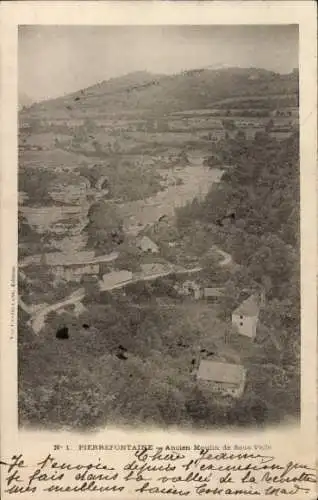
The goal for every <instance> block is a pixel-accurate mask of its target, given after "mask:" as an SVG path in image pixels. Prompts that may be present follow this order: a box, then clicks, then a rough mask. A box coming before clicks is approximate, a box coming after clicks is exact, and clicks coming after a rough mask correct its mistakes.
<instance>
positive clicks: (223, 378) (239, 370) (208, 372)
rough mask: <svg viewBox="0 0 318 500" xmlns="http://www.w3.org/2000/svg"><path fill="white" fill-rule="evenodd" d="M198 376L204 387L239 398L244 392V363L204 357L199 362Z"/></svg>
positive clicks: (200, 383)
mask: <svg viewBox="0 0 318 500" xmlns="http://www.w3.org/2000/svg"><path fill="white" fill-rule="evenodd" d="M196 378H197V382H198V384H199V385H200V386H201V387H202V388H204V389H208V390H210V391H211V392H213V393H217V394H222V395H224V396H232V397H233V398H239V397H240V396H242V394H243V392H244V387H245V382H246V370H245V368H244V367H243V366H242V365H236V364H230V363H225V362H219V361H212V360H207V359H204V360H202V361H201V362H200V364H199V368H198V371H197V376H196Z"/></svg>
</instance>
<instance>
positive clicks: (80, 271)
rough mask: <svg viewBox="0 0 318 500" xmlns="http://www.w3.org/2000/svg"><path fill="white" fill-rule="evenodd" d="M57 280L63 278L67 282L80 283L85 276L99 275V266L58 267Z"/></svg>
mask: <svg viewBox="0 0 318 500" xmlns="http://www.w3.org/2000/svg"><path fill="white" fill-rule="evenodd" d="M54 271H55V276H56V278H57V279H58V278H62V279H64V280H66V281H77V282H80V280H81V278H82V276H83V275H84V274H92V275H97V274H98V273H99V264H74V265H72V266H67V267H65V266H56V267H55V269H54Z"/></svg>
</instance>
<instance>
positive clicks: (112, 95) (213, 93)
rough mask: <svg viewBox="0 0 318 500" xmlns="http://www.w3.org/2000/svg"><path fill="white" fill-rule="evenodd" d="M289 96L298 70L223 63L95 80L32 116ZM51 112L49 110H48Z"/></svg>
mask: <svg viewBox="0 0 318 500" xmlns="http://www.w3.org/2000/svg"><path fill="white" fill-rule="evenodd" d="M255 95H256V96H260V97H262V96H263V97H265V96H266V98H267V99H268V98H269V96H271V95H272V96H273V97H276V96H281V97H285V96H286V95H287V96H290V99H291V102H292V105H296V104H295V102H297V95H298V75H297V73H292V74H289V75H280V74H277V73H273V72H270V71H266V70H262V69H238V68H226V69H219V70H206V69H202V70H192V71H186V72H183V73H180V74H177V75H172V76H165V75H152V74H150V73H147V72H136V73H132V74H128V75H126V76H123V77H118V78H112V79H110V80H107V81H104V82H100V83H98V84H96V85H94V86H92V87H88V88H87V89H82V90H80V91H78V92H75V93H72V94H69V95H67V96H63V97H60V98H58V99H54V100H50V101H45V102H42V103H37V104H35V105H33V106H32V114H33V115H42V114H43V115H46V114H47V113H50V116H51V117H53V116H54V115H56V116H63V117H64V116H66V115H67V116H69V117H70V118H71V117H73V118H75V117H76V118H79V117H83V116H87V115H88V114H91V113H92V112H94V113H95V114H96V115H98V114H103V113H115V114H118V113H124V114H129V113H131V112H135V113H136V112H138V113H149V112H150V113H152V112H155V113H159V114H160V113H162V114H164V113H168V112H172V111H179V110H183V109H198V108H204V107H209V106H211V105H213V104H214V103H217V102H218V101H220V100H222V99H226V98H229V97H231V98H232V99H233V98H235V97H240V98H242V97H244V96H245V97H250V96H255ZM52 113H53V114H52Z"/></svg>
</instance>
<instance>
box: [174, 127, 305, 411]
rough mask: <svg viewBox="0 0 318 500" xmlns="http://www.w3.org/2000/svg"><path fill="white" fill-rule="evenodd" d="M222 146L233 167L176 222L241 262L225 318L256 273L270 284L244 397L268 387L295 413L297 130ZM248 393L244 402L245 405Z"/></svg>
mask: <svg viewBox="0 0 318 500" xmlns="http://www.w3.org/2000/svg"><path fill="white" fill-rule="evenodd" d="M222 151H223V155H224V159H225V160H226V161H227V162H228V164H229V163H230V164H231V165H232V168H231V169H229V170H228V171H227V172H226V173H225V174H224V176H223V178H222V182H221V183H219V185H218V186H215V185H214V186H213V187H212V188H211V191H210V192H209V194H208V196H207V197H206V199H205V200H204V201H203V202H202V203H199V202H198V201H196V202H193V203H192V205H191V206H190V205H189V206H187V207H184V208H183V209H180V210H179V211H178V214H177V215H178V226H179V228H182V230H183V231H185V232H186V231H187V227H188V231H189V230H191V227H193V225H194V224H199V225H200V227H201V228H203V230H204V231H205V232H206V238H209V239H210V240H211V238H212V240H213V241H214V242H215V243H217V244H218V245H219V246H220V247H221V248H223V249H224V250H225V251H227V252H229V253H230V254H231V255H232V256H233V259H234V261H235V262H236V263H238V264H240V267H238V268H237V269H236V270H235V271H234V274H233V275H232V276H231V277H230V279H229V282H228V285H227V289H228V292H229V294H228V296H227V299H226V304H224V314H223V316H224V317H226V318H227V320H229V321H230V318H231V313H232V311H233V307H235V303H236V305H237V304H238V303H239V297H240V294H241V292H242V289H243V288H244V286H248V283H250V282H251V281H252V282H258V283H259V284H260V285H262V286H263V287H264V289H265V291H266V303H265V307H264V308H263V309H262V311H261V315H260V324H259V326H258V332H257V337H256V344H257V345H259V346H260V347H261V349H262V352H263V354H264V360H263V361H262V364H255V365H253V366H250V368H249V376H248V378H249V381H250V382H249V383H250V384H251V386H249V388H248V389H247V391H246V394H245V396H244V398H243V400H244V401H245V403H246V401H247V399H248V398H249V397H250V396H251V395H252V396H251V398H252V400H254V399H253V398H255V394H262V400H263V403H265V407H266V408H272V409H273V412H274V414H275V415H276V417H275V418H277V416H279V415H280V417H278V418H281V416H282V415H292V416H296V415H297V414H299V408H300V387H299V380H300V343H301V336H300V227H299V225H300V190H299V186H300V182H299V181H300V169H299V138H298V134H295V135H293V136H292V137H290V138H289V139H287V140H285V141H282V142H277V141H275V140H272V139H270V137H269V136H267V135H264V136H263V137H262V136H258V137H256V140H255V141H253V142H248V141H245V140H244V138H243V137H242V138H240V140H239V141H227V146H226V148H223V149H222V150H221V151H220V154H221V155H222ZM189 228H190V229H189ZM208 271H209V269H207V271H206V272H207V273H208ZM213 272H214V271H213ZM210 274H211V273H210ZM212 274H213V273H212ZM253 363H255V360H254V361H253ZM266 370H269V371H270V372H271V373H274V372H277V373H278V374H279V377H278V378H277V380H276V381H273V380H271V381H269V380H268V372H266ZM260 387H262V389H260ZM253 394H254V396H253ZM246 398H247V399H246ZM243 400H242V401H241V402H240V403H239V405H238V406H239V408H241V409H242V408H243V407H244V404H245V403H244V401H243ZM263 403H262V404H263ZM241 405H242V406H241ZM242 411H243V410H242ZM243 413H244V412H243Z"/></svg>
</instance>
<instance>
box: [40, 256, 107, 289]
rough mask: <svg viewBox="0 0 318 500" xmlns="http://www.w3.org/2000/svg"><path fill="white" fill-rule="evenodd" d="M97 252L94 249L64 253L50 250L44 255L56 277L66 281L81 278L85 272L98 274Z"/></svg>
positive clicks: (46, 262)
mask: <svg viewBox="0 0 318 500" xmlns="http://www.w3.org/2000/svg"><path fill="white" fill-rule="evenodd" d="M94 258H95V253H94V252H92V251H86V252H78V253H74V254H64V253H62V252H50V253H47V254H45V255H44V259H43V260H44V262H43V263H44V264H46V265H47V266H49V267H51V268H53V270H54V275H55V279H56V280H57V281H59V280H66V281H77V282H79V281H80V280H81V277H82V276H83V275H84V274H90V275H98V273H99V264H98V262H94Z"/></svg>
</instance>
